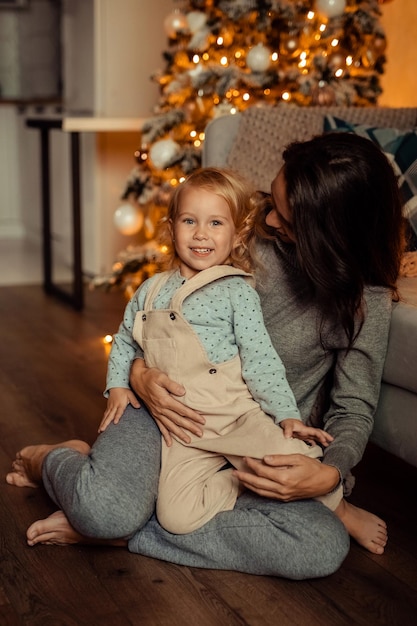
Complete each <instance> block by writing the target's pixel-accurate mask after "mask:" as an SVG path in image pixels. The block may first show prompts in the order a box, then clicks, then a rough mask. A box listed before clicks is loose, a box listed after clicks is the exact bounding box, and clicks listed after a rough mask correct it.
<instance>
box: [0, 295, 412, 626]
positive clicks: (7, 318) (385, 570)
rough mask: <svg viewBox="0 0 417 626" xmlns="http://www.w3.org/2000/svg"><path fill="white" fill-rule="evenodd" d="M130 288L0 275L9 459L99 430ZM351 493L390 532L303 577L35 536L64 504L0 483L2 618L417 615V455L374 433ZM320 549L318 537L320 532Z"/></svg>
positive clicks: (183, 620) (216, 621)
mask: <svg viewBox="0 0 417 626" xmlns="http://www.w3.org/2000/svg"><path fill="white" fill-rule="evenodd" d="M124 306H125V301H124V298H123V296H122V295H121V294H120V293H111V294H105V293H102V292H99V291H94V292H87V293H86V307H85V309H84V310H83V311H82V312H76V311H73V310H72V309H71V308H70V307H68V306H66V305H65V304H62V303H60V302H59V301H57V300H55V299H54V298H50V297H47V296H46V295H45V294H44V293H43V291H42V289H41V288H40V287H38V286H33V285H32V286H18V287H14V286H10V287H1V288H0V368H1V377H0V398H1V411H0V433H1V437H0V473H1V474H2V475H3V476H4V475H5V474H6V472H7V471H8V470H9V468H10V463H11V461H12V459H13V458H14V455H15V452H16V450H18V449H19V448H21V447H23V446H24V445H26V444H28V443H41V442H50V443H54V442H57V441H61V440H63V439H67V438H72V437H79V438H82V439H85V440H86V441H88V442H89V443H92V442H93V441H94V439H95V436H96V431H97V427H98V424H99V422H100V419H101V416H102V413H103V410H104V407H105V401H104V398H103V397H102V389H103V385H104V379H105V372H106V361H107V351H108V349H107V348H106V346H105V345H104V344H103V342H102V338H103V336H104V335H105V334H107V333H113V332H115V331H116V329H117V326H118V324H119V321H120V319H121V315H122V311H123V308H124ZM355 475H356V477H357V486H356V488H355V490H354V495H353V496H352V502H354V503H355V504H358V505H360V506H364V507H366V508H368V509H369V510H372V511H373V512H375V513H376V514H378V515H380V516H381V517H383V518H384V519H385V520H386V521H387V523H388V527H389V536H390V541H389V544H388V547H387V550H386V552H385V554H384V555H383V556H381V557H377V556H373V555H371V554H369V553H367V552H366V551H365V550H363V549H362V548H360V547H359V546H358V545H356V544H355V543H354V542H352V546H351V550H350V553H349V555H348V557H347V559H346V561H345V562H344V564H343V566H342V567H341V568H340V570H339V571H338V572H336V573H335V574H334V575H333V576H329V577H327V578H323V579H319V580H311V581H301V582H293V581H287V580H280V579H276V578H272V577H267V576H250V575H246V574H241V573H237V572H228V571H226V572H223V571H213V570H202V569H193V568H187V567H179V566H176V565H173V564H170V563H164V562H161V561H157V560H155V559H149V558H146V557H141V556H138V555H133V554H129V553H128V552H127V551H125V550H123V549H118V548H110V547H109V548H107V547H106V548H103V547H95V546H72V547H53V546H37V547H35V548H30V547H28V546H27V544H26V541H25V531H26V529H27V527H28V526H29V525H30V524H31V523H32V521H33V520H35V519H38V518H42V517H45V516H46V515H48V514H50V513H51V512H52V511H53V510H54V508H55V507H54V505H53V504H52V503H51V501H50V500H49V498H48V497H47V495H46V493H45V492H44V490H43V489H42V488H39V489H17V488H15V487H11V486H9V485H7V484H5V483H3V487H2V488H1V489H0V546H1V553H0V624H1V625H2V626H3V625H4V626H18V625H19V626H20V625H28V626H47V625H54V626H55V625H63V626H83V625H84V624H85V625H89V626H95V625H99V624H100V626H102V625H104V626H107V625H108V626H118V625H120V626H128V625H133V626H136V625H139V624H140V625H141V626H142V625H143V626H148V625H149V626H165V625H166V626H177V625H178V626H179V625H181V626H183V625H184V624H198V625H199V626H223V625H225V626H226V625H227V626H241V625H250V626H263V625H268V626H270V625H275V624H277V625H279V626H345V625H346V626H348V625H349V626H352V625H364V626H379V625H386V626H396V625H398V626H399V625H401V626H414V625H415V624H416V623H417V536H416V535H417V533H416V528H417V497H416V495H417V469H416V468H413V467H411V466H409V465H407V464H406V463H404V462H401V461H400V460H398V459H395V458H394V457H392V456H391V455H389V454H387V453H385V452H383V451H382V450H380V449H378V448H377V447H376V446H369V447H368V448H367V450H366V453H365V456H364V459H363V461H362V462H361V463H360V464H359V466H358V467H357V468H356V470H355ZM317 550H320V546H317Z"/></svg>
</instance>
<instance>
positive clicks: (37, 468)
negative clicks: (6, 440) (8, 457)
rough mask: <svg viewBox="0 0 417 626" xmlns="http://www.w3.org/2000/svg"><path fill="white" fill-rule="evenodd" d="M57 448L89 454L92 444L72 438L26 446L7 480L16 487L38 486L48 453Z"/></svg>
mask: <svg viewBox="0 0 417 626" xmlns="http://www.w3.org/2000/svg"><path fill="white" fill-rule="evenodd" d="M55 448H72V449H73V450H77V451H78V452H81V454H88V453H89V452H90V446H89V445H88V443H85V441H81V440H79V439H71V440H69V441H63V442H62V443H56V444H40V445H37V446H26V448H23V449H22V450H20V452H18V453H17V454H16V458H15V460H14V461H13V463H12V468H13V471H11V472H9V474H7V476H6V482H7V483H9V485H15V486H16V487H38V486H39V483H41V481H42V465H43V462H44V459H45V457H46V455H47V454H48V453H49V452H51V450H55Z"/></svg>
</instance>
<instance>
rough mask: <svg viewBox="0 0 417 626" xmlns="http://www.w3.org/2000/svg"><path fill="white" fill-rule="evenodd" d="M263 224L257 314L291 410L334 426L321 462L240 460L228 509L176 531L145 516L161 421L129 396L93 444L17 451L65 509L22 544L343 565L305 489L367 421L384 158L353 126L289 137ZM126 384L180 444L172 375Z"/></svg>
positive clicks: (386, 293)
mask: <svg viewBox="0 0 417 626" xmlns="http://www.w3.org/2000/svg"><path fill="white" fill-rule="evenodd" d="M266 224H267V227H268V228H263V229H262V231H263V234H264V237H265V238H264V240H263V241H262V242H261V243H260V251H261V253H262V257H263V263H264V266H265V268H267V271H264V272H262V274H261V275H260V276H258V287H257V288H258V291H259V294H260V297H261V303H262V308H263V313H264V317H265V322H266V325H267V328H268V330H269V333H270V335H271V339H272V342H273V343H274V345H275V348H276V349H277V351H278V353H279V354H280V355H281V358H282V361H283V362H284V365H285V367H286V372H287V378H288V381H289V383H290V385H291V387H292V389H293V392H294V395H295V398H296V400H297V404H298V407H299V410H300V413H301V416H302V419H303V421H305V422H309V423H311V424H313V425H316V426H317V425H320V424H321V425H322V426H323V428H324V429H325V430H326V431H327V432H328V433H329V434H330V435H331V436H332V437H333V438H334V441H333V443H332V444H331V445H330V446H329V447H328V448H326V449H325V450H324V458H323V462H322V463H317V461H316V460H315V459H311V458H308V457H305V456H302V455H289V456H280V455H274V456H272V457H265V458H264V459H263V460H262V461H255V460H251V459H247V463H248V465H249V467H250V468H251V469H252V471H253V472H254V474H249V473H245V472H238V471H237V472H236V474H235V475H236V476H237V477H238V478H239V479H240V480H241V482H242V483H243V485H245V486H246V487H247V488H248V489H249V491H247V492H246V493H244V494H243V495H242V496H241V497H240V498H239V499H238V501H237V504H236V507H235V509H234V510H233V511H227V512H223V513H220V514H218V515H217V516H216V517H215V518H214V519H213V520H211V521H210V522H208V523H207V524H206V525H205V526H203V527H202V528H201V529H199V530H197V531H195V532H193V533H190V534H187V535H180V536H178V535H172V534H170V533H168V532H166V531H164V530H163V529H162V528H161V527H160V526H159V525H158V523H157V521H156V519H155V518H154V517H151V516H152V514H153V510H154V505H155V498H156V493H157V485H158V472H159V441H160V436H159V431H158V429H157V428H156V426H155V423H154V422H153V421H152V419H151V418H150V417H149V413H148V412H147V411H146V410H145V409H144V408H141V409H138V408H135V407H133V406H128V407H127V409H126V411H125V414H124V416H123V418H122V420H121V421H120V423H119V424H118V425H117V426H115V425H114V424H110V426H109V427H108V429H107V430H106V431H105V433H103V434H102V435H100V437H99V438H98V439H97V441H96V443H95V444H94V445H93V447H92V449H91V451H90V450H89V447H88V446H87V444H83V443H82V442H66V443H65V444H59V445H58V446H31V447H28V448H25V449H24V450H22V451H21V452H20V453H18V455H17V459H16V460H15V462H14V464H13V471H12V472H11V473H10V474H9V475H8V482H9V483H11V484H16V485H28V484H34V483H37V482H38V481H39V480H40V479H41V477H42V480H43V483H44V485H45V487H46V489H47V491H48V493H49V495H50V496H51V497H52V499H53V500H54V501H55V502H56V504H57V505H58V506H59V508H60V509H61V510H62V511H63V513H62V512H59V513H58V514H54V516H52V517H50V518H48V519H47V520H42V521H39V522H35V523H34V524H32V526H31V527H30V528H29V529H28V542H29V544H30V545H35V544H36V543H42V542H44V543H47V542H51V543H70V542H73V541H80V540H85V539H86V537H89V538H90V539H93V540H96V539H99V540H102V539H107V540H110V541H111V542H112V543H116V544H118V545H126V543H127V545H128V547H129V550H131V551H132V552H138V553H140V554H146V555H147V556H154V557H157V558H161V559H164V560H168V561H172V562H175V563H180V564H185V565H190V566H198V567H210V568H218V569H236V570H240V571H245V572H249V573H254V574H269V575H277V576H284V577H288V578H292V579H303V578H312V577H320V576H325V575H328V574H330V573H333V572H334V571H336V570H337V569H338V567H339V566H340V565H341V563H342V561H343V560H344V558H345V556H346V554H347V551H348V547H349V541H348V535H347V533H346V531H345V529H344V527H343V524H342V523H341V522H340V521H339V520H338V519H337V518H336V517H335V516H334V515H333V514H332V513H331V512H330V511H329V510H327V509H326V508H325V507H324V506H322V505H321V504H320V503H318V502H315V501H311V500H310V498H314V497H317V496H320V495H323V494H327V493H330V492H331V491H332V490H334V489H335V488H337V487H338V486H339V484H340V481H341V479H343V480H344V482H345V486H346V484H347V482H349V481H348V479H349V475H350V470H351V469H352V468H353V467H354V466H355V465H356V464H357V463H358V462H359V460H360V459H361V457H362V454H363V451H364V448H365V446H366V443H367V441H368V438H369V435H370V432H371V430H372V424H373V414H374V411H375V408H376V404H377V400H378V395H379V388H380V380H381V376H382V369H383V363H384V358H385V353H386V348H387V340H388V330H389V323H390V315H391V300H392V299H393V298H394V299H395V298H397V292H396V286H395V285H396V279H397V276H398V272H399V267H400V261H401V256H402V252H403V248H404V236H403V220H402V214H401V205H400V200H399V196H398V189H397V184H396V179H395V176H394V173H393V171H392V169H391V166H390V165H389V163H388V161H387V159H386V158H385V156H384V154H383V153H382V152H381V151H380V150H379V149H378V148H377V147H376V146H375V145H374V144H372V143H371V142H370V141H369V140H367V139H363V138H360V137H357V136H355V135H350V134H328V135H323V136H320V137H316V138H314V139H313V140H311V141H308V142H306V143H302V144H293V145H291V146H289V148H288V149H287V150H286V151H285V153H284V167H283V170H282V171H281V172H280V173H279V174H278V176H277V177H276V178H275V179H274V181H273V183H272V209H271V210H270V212H269V213H268V214H267V216H266ZM131 385H132V387H133V389H134V390H135V391H136V392H137V393H138V394H139V396H140V397H141V398H142V399H143V401H144V402H145V403H146V406H147V407H149V410H150V411H151V413H152V415H153V417H154V419H155V420H156V422H157V423H158V425H160V427H161V430H162V431H164V430H165V432H172V433H175V434H176V435H177V436H179V437H180V438H183V439H184V440H187V439H188V435H187V430H189V431H190V432H193V433H194V434H198V433H201V431H202V429H203V428H204V418H203V417H202V416H201V415H199V413H198V412H195V411H193V410H191V409H189V408H186V407H185V406H184V405H183V404H182V403H181V402H179V401H178V400H176V398H175V396H180V395H182V394H183V393H184V391H185V390H184V389H183V388H182V386H181V385H178V384H176V383H174V382H173V381H170V380H169V379H168V378H167V377H166V376H165V375H164V374H162V373H161V372H159V371H158V370H155V369H149V370H147V369H145V367H144V366H143V362H142V361H140V360H137V361H136V362H135V364H134V366H133V367H132V374H131ZM133 404H137V403H135V402H134V403H133ZM195 409H197V410H198V407H195ZM347 492H348V490H347ZM362 522H363V520H361V519H359V520H358V523H362ZM366 523H367V524H371V526H374V527H375V525H377V526H378V527H379V532H381V533H382V539H380V545H379V548H381V547H382V549H383V544H384V542H385V541H386V530H385V529H384V525H383V522H382V521H381V520H378V518H375V519H372V518H371V519H367V520H366ZM384 533H385V538H384ZM123 538H124V539H123ZM126 538H128V539H127V540H126ZM273 548H275V549H273ZM369 549H371V548H369ZM373 551H375V552H376V553H378V548H377V547H376V546H375V549H374V550H373Z"/></svg>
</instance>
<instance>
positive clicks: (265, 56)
mask: <svg viewBox="0 0 417 626" xmlns="http://www.w3.org/2000/svg"><path fill="white" fill-rule="evenodd" d="M270 63H271V51H270V50H269V48H267V47H266V46H264V45H263V44H261V43H258V44H257V45H256V46H254V47H253V48H251V49H250V50H249V52H248V54H247V55H246V65H247V66H248V67H249V69H251V70H252V71H253V72H265V71H266V70H267V69H268V67H269V66H270Z"/></svg>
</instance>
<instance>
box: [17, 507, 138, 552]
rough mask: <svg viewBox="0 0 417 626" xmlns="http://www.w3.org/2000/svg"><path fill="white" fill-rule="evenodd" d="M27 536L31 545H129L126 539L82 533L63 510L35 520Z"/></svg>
mask: <svg viewBox="0 0 417 626" xmlns="http://www.w3.org/2000/svg"><path fill="white" fill-rule="evenodd" d="M26 537H27V542H28V545H29V546H36V545H37V544H38V543H42V544H44V545H52V546H69V545H72V544H74V543H83V544H100V545H110V546H120V547H125V546H127V541H126V540H125V539H92V538H90V537H85V536H84V535H80V533H78V532H77V531H76V530H75V529H74V528H73V527H72V526H71V524H70V523H69V521H68V519H67V517H66V516H65V514H64V512H63V511H56V512H55V513H52V515H50V516H49V517H47V518H45V519H41V520H38V521H37V522H34V523H33V524H32V525H31V526H29V528H28V530H27V532H26Z"/></svg>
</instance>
